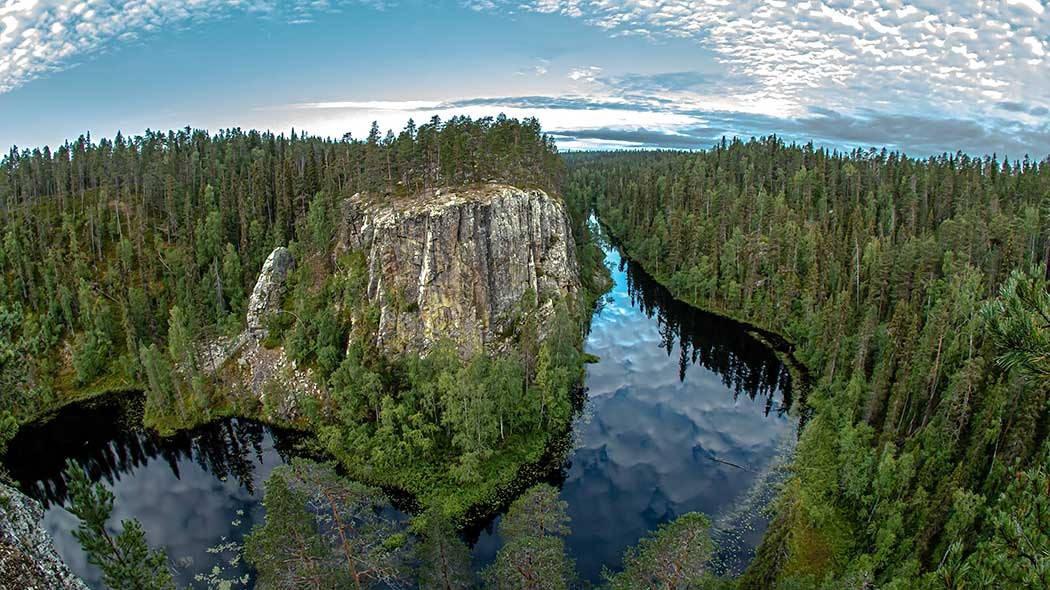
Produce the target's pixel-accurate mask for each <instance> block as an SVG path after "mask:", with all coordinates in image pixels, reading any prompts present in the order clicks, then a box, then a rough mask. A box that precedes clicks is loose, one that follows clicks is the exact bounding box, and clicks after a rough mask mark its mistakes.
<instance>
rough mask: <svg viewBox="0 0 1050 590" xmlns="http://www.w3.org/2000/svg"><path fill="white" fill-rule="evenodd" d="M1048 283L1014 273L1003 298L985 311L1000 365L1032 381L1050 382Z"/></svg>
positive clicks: (996, 300)
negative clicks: (1025, 374) (1028, 377)
mask: <svg viewBox="0 0 1050 590" xmlns="http://www.w3.org/2000/svg"><path fill="white" fill-rule="evenodd" d="M1047 289H1048V285H1047V283H1046V281H1045V280H1043V279H1041V278H1039V277H1034V276H1028V275H1025V274H1024V273H1022V272H1020V271H1016V270H1015V271H1014V272H1013V273H1011V274H1010V278H1009V279H1007V280H1006V282H1005V283H1003V285H1002V287H1001V288H1000V290H999V297H998V298H997V299H994V300H992V301H989V302H988V303H987V304H986V305H985V307H984V310H983V311H984V315H985V318H986V319H987V322H988V325H989V327H990V328H991V330H992V336H993V338H994V339H995V343H996V347H997V348H998V349H999V350H1000V351H1002V353H1001V354H1000V355H999V356H998V357H996V362H998V363H999V365H1001V366H1002V367H1003V368H1005V369H1007V370H1010V369H1015V368H1016V369H1020V370H1022V371H1024V372H1025V373H1027V374H1028V375H1031V377H1032V379H1034V380H1036V381H1039V380H1046V379H1048V378H1050V291H1047Z"/></svg>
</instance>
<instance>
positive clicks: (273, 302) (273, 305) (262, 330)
mask: <svg viewBox="0 0 1050 590" xmlns="http://www.w3.org/2000/svg"><path fill="white" fill-rule="evenodd" d="M294 266H295V260H294V259H293V258H292V254H291V252H289V251H288V248H283V247H280V248H274V250H273V252H270V255H269V256H268V257H267V258H266V262H264V263H263V267H262V270H261V271H259V279H258V281H256V283H255V288H254V289H252V296H251V298H250V299H249V300H248V316H247V318H246V319H247V333H248V335H250V336H251V337H253V338H256V339H261V338H265V337H266V327H265V322H266V318H267V317H268V316H269V315H270V314H272V313H274V312H275V311H277V310H279V309H281V301H282V299H283V298H284V293H285V287H286V285H285V279H286V278H287V277H288V273H289V271H291V270H292V268H293V267H294Z"/></svg>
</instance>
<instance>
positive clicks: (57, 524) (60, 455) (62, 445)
mask: <svg viewBox="0 0 1050 590" xmlns="http://www.w3.org/2000/svg"><path fill="white" fill-rule="evenodd" d="M140 423H141V400H140V399H127V398H125V399H119V398H116V397H114V398H110V399H107V400H102V401H100V402H98V403H94V404H89V405H87V406H85V407H82V408H78V409H77V411H76V412H64V413H61V414H59V415H58V416H56V417H55V418H54V419H53V420H51V421H49V422H47V423H44V424H41V425H38V426H35V427H31V428H29V429H26V430H24V431H22V432H20V433H19V436H18V437H17V438H16V439H15V440H14V441H12V442H11V445H10V447H9V449H8V454H7V457H6V461H5V463H6V465H7V467H8V470H9V471H10V472H11V475H12V476H13V477H14V478H15V480H16V481H18V482H19V483H20V485H21V487H22V489H23V491H25V492H26V493H27V494H29V495H31V496H33V497H35V498H37V499H39V500H40V501H41V502H43V503H44V505H45V506H46V507H47V510H46V512H45V515H44V519H43V522H42V524H43V526H44V527H45V528H46V529H47V530H48V532H50V533H51V535H52V536H53V537H54V539H55V548H56V549H57V550H58V552H59V554H60V555H61V556H62V557H63V558H64V559H65V560H66V562H67V563H68V564H69V566H70V567H71V568H72V569H73V571H74V572H76V573H77V574H79V575H80V576H81V577H82V578H83V579H84V580H85V581H86V582H87V583H88V584H89V585H90V586H92V587H96V588H100V587H102V584H101V579H100V575H99V572H98V571H97V570H96V569H95V568H94V567H93V566H90V565H89V564H88V563H87V559H86V556H85V555H84V553H83V552H82V551H81V549H80V546H79V544H78V543H77V542H76V540H75V539H74V538H73V536H72V531H73V530H74V529H75V528H76V526H77V521H76V519H75V518H74V517H73V516H72V515H70V514H69V513H68V512H67V511H66V510H65V509H63V508H62V506H63V505H64V504H65V503H66V502H67V487H66V480H65V476H64V473H63V470H64V468H65V460H66V458H70V459H72V460H73V461H75V462H76V463H77V464H79V465H80V466H82V467H83V468H84V469H85V470H87V471H88V473H89V475H90V476H91V478H92V479H93V480H94V481H101V482H104V484H105V485H106V487H107V488H109V489H110V490H111V491H112V492H113V494H114V496H115V502H114V514H113V517H114V518H113V522H119V521H120V520H123V519H127V518H137V519H138V520H139V521H141V522H142V524H143V527H144V528H145V530H146V533H147V537H148V539H149V541H150V543H151V544H152V545H154V546H157V547H164V548H165V549H166V550H167V553H168V555H169V557H171V559H172V560H173V561H174V562H175V564H176V565H177V566H178V569H177V578H176V581H177V582H178V584H179V586H180V587H187V586H189V585H190V584H191V583H192V582H193V579H194V576H195V575H196V574H199V573H205V572H208V571H210V570H211V568H212V567H213V566H214V565H218V564H220V563H221V562H222V561H223V560H224V559H225V558H228V557H231V556H232V555H229V554H226V555H224V554H221V553H218V554H217V553H212V552H209V551H208V548H209V547H213V546H215V545H217V544H219V543H220V542H222V541H223V540H240V539H241V537H242V536H243V534H245V533H246V532H247V531H249V530H250V529H251V527H252V525H254V524H255V522H257V521H259V520H260V519H261V518H262V506H261V499H262V483H263V482H264V481H265V480H266V477H267V476H268V475H269V473H270V471H272V470H273V468H274V467H276V466H278V465H280V464H281V463H283V462H285V460H286V459H287V457H288V456H289V454H290V450H291V446H292V444H293V443H294V441H295V440H296V437H295V436H294V435H293V434H291V433H284V432H280V431H275V430H273V429H270V428H268V427H266V426H263V425H261V424H259V423H256V422H252V421H249V420H226V421H223V422H218V423H215V424H212V425H209V426H207V427H204V428H201V429H198V430H195V431H192V432H188V433H181V434H179V435H177V436H174V437H169V438H159V437H156V436H153V435H151V434H149V433H147V432H145V431H143V430H142V428H141V427H138V426H136V425H138V424H140ZM231 573H232V574H238V575H239V574H247V573H248V571H247V569H246V568H245V567H244V565H243V563H242V564H240V565H239V566H238V567H235V568H232V569H231Z"/></svg>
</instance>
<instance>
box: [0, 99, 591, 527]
mask: <svg viewBox="0 0 1050 590" xmlns="http://www.w3.org/2000/svg"><path fill="white" fill-rule="evenodd" d="M561 169H562V168H561V161H560V159H559V157H558V155H557V152H556V149H555V148H554V146H553V143H552V142H551V140H550V139H549V138H548V137H547V136H546V135H545V134H543V133H542V131H541V130H540V127H539V124H538V122H537V121H536V120H535V119H529V120H525V121H519V120H516V119H507V118H506V117H502V116H500V117H498V118H486V119H478V120H472V119H468V118H453V119H450V120H448V121H441V120H440V119H437V118H434V119H433V120H431V121H430V122H429V123H426V124H423V125H420V126H418V127H417V126H416V125H415V124H414V123H413V122H411V121H409V123H408V124H407V125H406V127H405V128H404V129H403V130H402V131H401V132H400V133H399V134H398V135H394V134H393V133H392V132H387V133H386V134H385V135H381V134H380V132H379V130H378V126H376V125H373V128H372V132H371V133H370V135H369V136H368V137H367V138H366V139H363V140H358V139H354V138H352V137H350V136H349V135H348V136H346V137H343V138H342V139H341V140H329V139H322V138H317V137H312V136H309V135H307V134H305V133H302V134H300V133H292V135H291V136H290V137H286V136H275V135H272V134H267V133H259V132H254V131H251V132H244V131H241V130H230V131H224V132H220V133H217V134H214V135H212V134H209V133H206V132H204V131H192V130H189V129H185V130H181V131H173V132H170V133H166V134H165V133H147V134H146V135H144V136H141V137H135V138H132V139H125V138H124V137H122V136H120V135H118V136H117V137H116V138H115V139H113V140H100V141H98V142H95V141H93V140H91V139H90V138H88V137H82V138H80V139H78V140H77V141H76V142H73V143H67V144H65V145H62V146H60V147H59V148H57V149H56V150H55V151H54V152H51V151H50V150H49V149H47V148H44V149H35V150H23V151H18V150H16V149H13V150H12V151H11V152H10V154H8V155H7V156H6V157H4V158H3V160H2V162H0V235H2V238H0V275H2V276H3V277H4V280H3V281H2V282H0V448H2V447H3V445H4V444H5V443H6V442H7V440H9V439H10V438H11V437H12V436H13V435H14V434H15V433H16V432H17V430H18V428H19V426H20V425H22V424H25V423H28V422H31V421H33V420H35V419H37V418H39V417H41V416H45V415H46V414H47V413H48V412H50V411H53V410H55V409H56V408H59V407H62V406H64V405H67V404H69V403H72V402H75V401H79V400H84V399H89V398H91V397H93V396H96V395H99V394H103V393H112V392H121V391H124V392H128V393H133V392H138V391H145V393H146V402H145V416H144V421H145V423H146V425H147V426H149V427H151V428H154V429H156V430H158V431H160V432H162V433H166V434H171V433H174V432H176V431H178V430H180V429H185V428H190V427H193V426H195V425H199V424H203V423H207V422H209V421H212V420H216V419H218V418H222V417H225V416H248V417H259V416H268V415H270V414H269V412H267V411H266V410H267V408H265V407H262V408H260V407H258V406H259V402H258V399H254V400H252V399H245V398H244V397H243V396H241V397H237V396H232V395H230V394H228V392H226V391H225V390H224V389H223V388H222V387H221V384H220V383H217V382H216V379H215V378H214V376H213V375H211V374H209V373H208V372H207V371H205V370H204V369H203V365H204V364H205V362H206V359H205V358H204V356H203V355H204V351H203V350H202V348H206V347H202V345H201V343H202V342H208V341H210V340H211V339H213V338H216V337H221V336H230V335H233V334H237V333H238V332H240V331H241V330H242V329H243V327H244V326H243V324H244V321H245V319H244V318H245V307H246V304H247V299H248V295H249V294H250V293H251V290H252V287H253V285H254V283H255V280H256V276H257V274H258V272H259V268H260V267H261V266H262V263H263V260H264V259H265V258H266V257H267V255H268V254H269V253H270V252H271V251H272V250H273V249H274V247H276V246H283V245H287V246H288V247H289V250H291V252H292V253H293V255H294V256H295V258H296V259H298V260H300V261H303V263H302V264H299V265H297V266H296V269H295V271H294V272H293V273H292V275H291V276H290V277H289V283H290V286H289V292H288V294H287V296H286V297H285V303H284V307H285V309H286V313H279V314H274V315H273V316H271V317H270V318H269V319H268V322H269V324H270V329H269V335H268V337H267V339H266V341H265V342H264V345H265V346H268V347H275V346H281V347H283V350H284V351H285V352H286V353H287V355H288V356H289V357H290V358H291V359H292V360H293V361H294V362H296V363H298V364H299V365H301V366H305V367H309V368H310V369H311V370H312V371H313V375H315V376H316V377H317V378H318V379H319V380H320V381H321V383H322V384H323V385H325V386H326V391H327V392H328V395H326V396H323V397H321V398H317V399H309V400H306V402H307V403H306V404H305V405H306V408H305V415H303V416H300V417H299V419H298V420H296V422H295V423H293V424H290V425H291V426H294V427H297V428H305V429H307V430H309V431H311V432H312V433H313V434H315V435H316V436H315V440H314V441H313V443H312V447H313V448H312V450H311V452H317V453H322V454H327V455H329V456H332V457H334V458H336V459H339V460H341V463H340V467H341V469H343V470H344V472H349V473H350V474H352V475H353V476H354V477H356V478H358V479H361V480H364V481H368V482H371V483H376V484H381V485H385V486H388V487H390V488H396V489H399V490H402V491H404V492H405V493H407V494H410V495H411V496H412V497H413V498H414V499H415V501H416V502H417V503H418V504H419V505H420V506H421V507H423V508H426V509H433V510H435V511H437V512H439V513H440V514H441V515H442V517H447V518H450V519H452V520H453V521H456V525H457V526H458V525H461V524H462V523H461V522H459V520H460V519H462V518H464V516H465V514H466V512H467V511H468V510H469V509H476V510H479V511H482V512H483V511H484V510H486V509H488V510H490V509H491V506H492V505H493V504H498V503H499V502H502V501H503V500H500V499H499V498H500V494H501V493H503V490H504V489H505V488H507V487H508V486H513V485H514V480H515V477H516V475H517V473H518V470H519V468H520V467H521V466H522V465H524V464H529V463H536V462H538V461H539V460H540V459H541V458H542V457H543V456H544V455H545V453H546V452H547V450H548V447H549V445H550V444H551V441H553V440H554V439H556V438H558V437H563V436H564V433H565V432H566V431H567V429H568V424H569V420H570V417H571V412H572V403H571V400H572V392H573V390H574V388H575V387H576V386H577V384H578V382H579V380H580V376H581V371H582V360H583V359H582V355H580V353H579V346H580V343H581V341H582V335H583V330H584V325H583V323H582V322H583V320H584V319H585V318H586V316H587V314H586V313H584V311H583V310H584V309H585V308H586V307H587V306H589V305H590V304H591V302H593V299H594V297H595V296H596V295H586V294H585V296H584V297H581V298H580V300H579V301H575V300H566V301H559V302H557V304H556V306H555V311H556V313H555V314H554V317H553V318H552V319H551V321H550V322H549V325H547V326H544V331H545V333H546V332H549V333H550V334H551V335H552V336H553V337H551V338H547V339H545V340H543V341H542V342H541V338H540V329H539V327H538V326H537V325H536V320H535V319H527V318H528V317H529V313H530V310H531V309H533V308H534V307H535V306H536V305H537V304H539V303H542V302H539V301H536V300H535V297H533V298H531V299H530V298H529V297H524V298H523V300H522V301H521V303H520V308H519V312H520V313H521V314H522V317H523V318H526V319H523V320H522V322H521V323H520V326H519V328H518V330H517V331H516V332H515V333H514V334H509V335H508V337H509V338H511V339H512V340H513V342H512V343H511V344H512V346H511V350H510V351H509V352H508V353H506V354H503V355H497V356H490V355H488V354H484V353H478V354H475V355H474V356H473V357H471V358H461V357H460V356H459V355H458V354H456V352H455V350H454V348H453V347H452V344H451V343H448V344H447V345H445V344H439V345H438V346H437V350H435V351H434V352H433V353H432V354H429V355H428V356H427V357H425V358H417V357H412V356H409V355H406V356H402V357H397V358H393V357H388V356H387V355H385V354H383V353H381V352H380V351H379V350H378V349H377V347H376V346H375V343H374V338H371V337H370V334H371V332H372V331H373V330H374V321H375V319H374V318H375V317H376V313H375V309H374V306H373V305H372V304H370V303H369V302H368V300H367V298H366V296H365V294H364V292H363V290H364V284H363V281H365V280H367V276H366V271H365V270H364V269H363V268H362V260H363V257H362V255H361V253H359V252H348V253H343V254H340V255H336V254H335V252H334V246H335V244H334V242H335V239H336V232H337V224H338V223H339V221H340V219H339V214H338V210H339V204H340V202H341V200H342V199H344V198H346V197H348V196H350V195H352V194H354V193H357V192H360V191H363V192H367V193H378V194H385V195H389V196H393V197H395V198H396V197H397V196H398V195H402V194H411V193H415V192H418V191H426V190H432V189H435V188H440V187H445V186H464V185H472V184H476V183H482V182H495V181H499V182H504V183H513V184H515V185H518V186H522V187H538V188H545V189H547V190H549V191H550V192H551V193H552V194H555V195H556V194H557V187H558V182H559V179H560V174H561ZM584 287H585V288H588V287H590V288H592V289H593V288H594V287H593V285H588V284H585V285H584ZM355 331H356V336H358V337H356V338H355V337H353V336H354V334H352V332H355ZM348 341H352V342H353V344H352V345H350V346H348V345H347V343H348ZM273 393H274V395H268V396H266V399H267V400H268V403H278V402H277V401H275V400H279V399H280V395H278V394H280V393H281V392H273ZM486 506H489V508H483V507H486Z"/></svg>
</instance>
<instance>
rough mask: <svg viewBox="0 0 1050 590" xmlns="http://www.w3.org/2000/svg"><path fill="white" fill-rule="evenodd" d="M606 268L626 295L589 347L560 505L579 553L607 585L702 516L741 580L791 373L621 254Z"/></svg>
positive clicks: (786, 442) (740, 329)
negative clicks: (646, 549)
mask: <svg viewBox="0 0 1050 590" xmlns="http://www.w3.org/2000/svg"><path fill="white" fill-rule="evenodd" d="M606 264H607V265H609V267H610V269H611V270H612V275H613V280H614V287H613V289H612V291H611V292H610V293H609V295H608V297H607V300H606V301H605V302H604V304H603V305H602V306H601V307H600V309H599V311H598V312H596V313H595V315H594V317H593V318H592V323H591V331H590V334H589V336H588V339H587V343H586V350H587V352H590V353H592V354H595V355H597V356H599V357H600V359H601V360H600V362H598V363H596V364H593V365H590V366H589V367H588V370H587V382H586V384H587V388H588V401H587V404H586V406H585V408H584V412H583V414H582V416H581V417H580V418H579V420H578V422H577V424H576V426H575V433H576V440H577V442H576V448H575V450H574V451H573V453H572V454H571V456H570V459H569V461H570V463H569V466H568V469H567V473H566V477H565V481H564V483H563V484H562V491H561V497H562V499H564V500H565V501H566V502H567V503H568V512H569V516H570V517H571V518H572V523H571V528H572V534H571V535H570V536H569V537H568V538H567V539H566V544H567V546H568V549H569V551H570V552H571V553H572V557H573V558H574V559H575V560H576V565H577V569H578V571H579V573H580V575H581V576H582V577H583V578H584V579H587V580H590V581H594V582H597V581H599V580H600V579H601V571H602V568H603V567H609V568H612V569H616V568H618V567H619V565H620V563H621V557H622V555H623V552H624V550H625V549H626V548H627V547H629V546H631V545H634V544H635V543H636V542H637V541H638V540H639V539H640V538H641V537H642V536H644V535H645V534H646V533H647V532H649V531H651V530H653V529H655V528H656V527H657V526H658V525H659V524H660V523H663V522H667V521H669V520H672V519H674V518H675V517H677V516H679V515H681V514H683V513H685V512H690V511H701V512H704V513H706V514H708V515H709V516H711V517H712V518H713V520H714V521H715V527H716V528H717V529H718V531H717V532H716V535H717V540H718V542H719V553H718V556H717V559H718V564H717V565H718V569H719V570H720V571H723V572H730V573H731V572H735V571H739V570H740V569H741V568H742V567H743V565H744V564H746V562H747V561H748V560H749V559H750V557H751V555H752V554H753V551H754V547H755V546H756V545H757V543H758V541H759V539H760V536H761V535H760V533H761V531H762V529H763V528H764V526H765V520H764V517H763V516H762V515H761V513H760V512H759V509H760V507H761V502H755V501H753V500H754V497H755V495H756V482H759V481H761V480H763V479H764V477H765V474H766V473H767V472H768V471H769V469H770V466H771V465H772V464H773V463H774V462H775V461H776V460H777V459H778V458H780V457H782V456H783V455H784V448H785V446H790V445H791V444H792V443H793V441H794V425H793V421H792V420H791V419H790V417H789V416H788V415H787V408H788V406H789V399H790V397H789V396H790V378H789V375H788V371H787V369H786V367H785V366H784V365H783V363H781V362H780V360H779V359H778V358H777V357H776V355H774V354H773V353H772V351H770V350H769V348H768V347H766V346H764V345H763V344H762V343H760V342H759V341H757V340H756V339H755V338H753V337H752V336H750V335H749V334H748V333H747V331H746V329H745V328H744V326H742V325H741V324H739V323H737V322H734V321H732V320H727V319H725V318H721V317H718V316H715V315H712V314H707V313H703V312H700V311H698V310H696V309H694V308H691V307H689V306H687V305H684V304H682V303H679V302H678V301H676V300H674V298H672V297H671V296H670V294H669V293H668V292H667V290H666V289H664V288H663V287H661V286H660V285H659V284H657V283H656V282H655V281H653V280H652V279H651V278H650V277H649V276H648V275H647V274H646V273H645V271H643V270H642V269H641V268H640V267H639V266H637V265H636V264H634V263H632V262H629V261H627V260H625V259H623V258H622V257H621V256H620V254H619V252H618V251H617V250H616V249H615V248H608V249H607V251H606ZM741 394H742V395H741ZM494 528H495V526H493V527H490V529H489V530H488V531H487V532H486V533H484V534H482V535H481V538H480V539H479V540H478V542H477V544H476V545H475V557H476V559H477V560H478V562H479V563H481V564H484V563H487V562H490V561H491V560H492V559H493V557H494V555H495V553H496V551H497V550H498V548H499V546H500V540H499V539H498V536H497V535H495V534H494V533H493V529H494Z"/></svg>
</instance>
